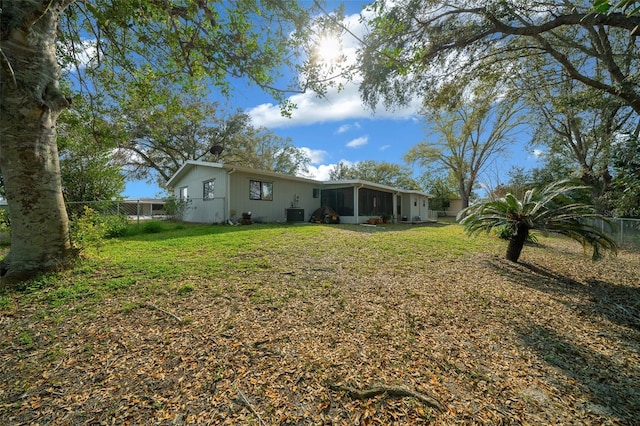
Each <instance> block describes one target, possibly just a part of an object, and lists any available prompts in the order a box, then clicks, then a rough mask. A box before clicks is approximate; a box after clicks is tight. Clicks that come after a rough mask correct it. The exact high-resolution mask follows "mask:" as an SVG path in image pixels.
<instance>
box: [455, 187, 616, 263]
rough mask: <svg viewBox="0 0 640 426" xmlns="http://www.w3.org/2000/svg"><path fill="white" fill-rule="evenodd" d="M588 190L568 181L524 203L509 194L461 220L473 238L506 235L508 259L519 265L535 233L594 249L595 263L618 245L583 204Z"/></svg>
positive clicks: (529, 194) (532, 192) (532, 193)
mask: <svg viewBox="0 0 640 426" xmlns="http://www.w3.org/2000/svg"><path fill="white" fill-rule="evenodd" d="M584 189H586V187H584V186H572V185H568V184H567V181H560V182H557V183H554V184H551V185H549V186H547V187H545V188H543V189H542V190H537V189H530V190H528V191H527V192H526V193H525V194H524V196H523V198H522V200H518V199H517V198H516V197H515V196H514V195H513V194H511V193H509V194H507V195H506V196H505V197H504V198H501V199H498V200H493V201H487V202H484V203H478V204H474V205H472V206H469V207H467V208H466V209H464V210H462V211H461V212H460V213H459V214H458V220H459V221H460V223H461V224H462V225H463V226H464V227H465V229H466V231H467V233H468V234H469V235H473V234H477V233H479V232H483V231H486V232H490V231H492V230H501V231H505V230H506V233H507V235H509V245H508V247H507V252H506V255H505V257H506V258H507V259H508V260H510V261H512V262H517V261H518V259H519V258H520V253H521V252H522V248H523V247H524V243H525V241H527V238H528V237H529V233H530V232H531V231H532V230H540V231H542V232H551V233H556V234H560V235H564V236H567V237H569V238H571V239H573V240H576V241H578V242H580V243H581V244H582V245H583V246H591V248H592V249H593V255H592V258H593V259H594V260H597V259H600V258H601V257H602V254H603V251H605V250H609V251H612V252H614V253H615V252H616V251H617V247H616V243H615V241H614V240H612V239H611V237H609V236H608V235H606V234H605V233H604V232H603V231H602V230H601V229H600V228H599V227H597V226H596V223H595V220H605V219H604V217H603V216H601V215H599V214H597V213H595V210H594V207H593V205H589V204H585V203H583V202H581V201H580V200H581V199H582V198H583V197H584V196H583V194H581V193H580V191H582V190H584Z"/></svg>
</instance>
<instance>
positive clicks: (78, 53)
mask: <svg viewBox="0 0 640 426" xmlns="http://www.w3.org/2000/svg"><path fill="white" fill-rule="evenodd" d="M97 45H98V43H97V42H96V40H95V39H85V40H82V42H81V44H80V45H78V46H75V48H74V50H73V51H67V52H66V53H67V54H68V55H69V56H72V57H74V60H75V63H73V62H72V63H69V64H67V65H66V66H65V71H67V72H73V71H75V70H76V67H78V68H85V67H87V66H89V65H90V64H92V63H93V65H95V62H96V61H97V60H98V48H97ZM58 47H59V48H60V49H62V50H65V49H66V47H64V46H63V45H62V44H60V43H58Z"/></svg>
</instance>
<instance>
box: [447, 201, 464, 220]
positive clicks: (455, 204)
mask: <svg viewBox="0 0 640 426" xmlns="http://www.w3.org/2000/svg"><path fill="white" fill-rule="evenodd" d="M460 211H462V198H459V197H456V198H452V199H451V201H450V202H449V207H447V209H446V210H445V216H452V217H456V216H458V213H460Z"/></svg>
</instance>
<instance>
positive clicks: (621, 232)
mask: <svg viewBox="0 0 640 426" xmlns="http://www.w3.org/2000/svg"><path fill="white" fill-rule="evenodd" d="M620 244H624V221H623V220H622V218H620Z"/></svg>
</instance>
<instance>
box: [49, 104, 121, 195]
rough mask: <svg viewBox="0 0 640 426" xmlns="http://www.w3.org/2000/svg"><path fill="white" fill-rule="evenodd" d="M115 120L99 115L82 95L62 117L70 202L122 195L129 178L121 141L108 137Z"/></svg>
mask: <svg viewBox="0 0 640 426" xmlns="http://www.w3.org/2000/svg"><path fill="white" fill-rule="evenodd" d="M112 125H113V123H107V122H106V120H100V119H97V118H96V116H95V115H94V114H92V111H91V105H88V104H87V103H86V102H85V101H84V100H83V99H82V98H81V97H80V98H79V99H78V101H77V102H74V103H73V104H72V109H70V110H68V111H66V112H65V113H64V114H62V115H61V116H60V118H59V120H58V151H59V156H60V171H61V177H62V192H63V194H64V198H65V200H66V201H67V202H74V201H96V200H111V199H114V198H119V197H120V194H121V193H122V191H123V190H124V187H125V182H124V176H123V174H122V162H121V161H120V159H119V158H118V156H117V155H116V153H117V151H115V150H114V149H113V148H115V146H116V144H117V142H116V141H115V140H113V139H109V138H107V137H106V136H105V135H106V134H107V129H108V128H110V126H112Z"/></svg>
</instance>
